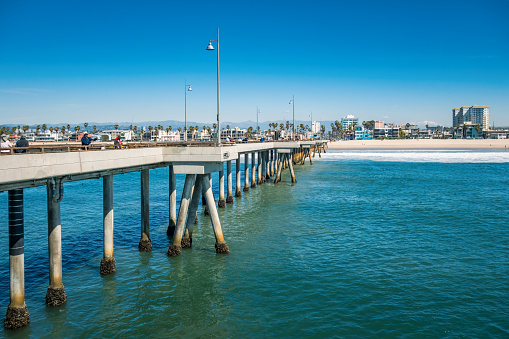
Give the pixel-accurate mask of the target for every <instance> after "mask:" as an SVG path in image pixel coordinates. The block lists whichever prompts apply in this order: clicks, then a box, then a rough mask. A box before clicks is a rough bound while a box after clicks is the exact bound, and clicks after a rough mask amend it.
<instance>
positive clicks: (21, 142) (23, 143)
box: [14, 135, 29, 153]
mask: <svg viewBox="0 0 509 339" xmlns="http://www.w3.org/2000/svg"><path fill="white" fill-rule="evenodd" d="M28 146H29V143H28V140H27V139H25V136H24V135H22V136H21V138H20V139H19V140H18V141H16V145H14V147H28ZM14 152H15V153H26V152H27V150H26V149H17V150H14Z"/></svg>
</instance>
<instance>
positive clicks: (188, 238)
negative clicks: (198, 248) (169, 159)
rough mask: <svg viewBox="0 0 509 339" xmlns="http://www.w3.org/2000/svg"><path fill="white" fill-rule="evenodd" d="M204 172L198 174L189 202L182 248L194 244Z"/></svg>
mask: <svg viewBox="0 0 509 339" xmlns="http://www.w3.org/2000/svg"><path fill="white" fill-rule="evenodd" d="M202 176H203V174H198V175H197V176H196V180H195V183H194V188H193V194H192V198H191V203H190V204H189V212H188V213H187V221H186V230H185V232H184V237H183V238H182V242H181V244H182V248H189V247H191V245H192V244H193V231H194V224H195V220H196V212H197V211H198V204H199V203H200V196H201V195H202V189H201V177H202Z"/></svg>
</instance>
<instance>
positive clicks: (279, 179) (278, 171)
mask: <svg viewBox="0 0 509 339" xmlns="http://www.w3.org/2000/svg"><path fill="white" fill-rule="evenodd" d="M283 159H284V155H283ZM281 161H282V159H281V156H279V157H278V159H277V162H276V165H277V166H276V168H277V173H276V176H275V178H274V183H275V184H277V183H278V182H280V181H281V171H282V168H283V166H282V164H281Z"/></svg>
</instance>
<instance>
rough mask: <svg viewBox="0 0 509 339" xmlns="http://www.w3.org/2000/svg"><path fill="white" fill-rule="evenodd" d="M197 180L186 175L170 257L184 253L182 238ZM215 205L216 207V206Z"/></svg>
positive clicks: (192, 175)
mask: <svg viewBox="0 0 509 339" xmlns="http://www.w3.org/2000/svg"><path fill="white" fill-rule="evenodd" d="M195 179H196V178H195V175H194V174H186V181H185V183H184V190H183V191H182V199H181V200H180V208H179V213H178V217H177V226H176V227H175V234H174V235H173V242H172V244H171V246H170V247H169V248H168V252H167V253H166V254H167V255H168V256H169V257H175V256H177V255H179V254H180V252H181V251H182V236H183V234H184V227H185V226H186V220H187V212H188V208H189V202H190V200H191V194H192V192H193V187H194V183H195ZM205 180H206V181H207V182H208V183H209V185H210V182H209V178H208V177H206V178H205ZM213 205H214V207H215V204H213Z"/></svg>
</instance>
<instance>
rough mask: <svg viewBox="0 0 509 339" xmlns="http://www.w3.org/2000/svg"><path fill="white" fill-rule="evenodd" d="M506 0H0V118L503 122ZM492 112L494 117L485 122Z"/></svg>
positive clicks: (508, 53)
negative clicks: (476, 115) (482, 111)
mask: <svg viewBox="0 0 509 339" xmlns="http://www.w3.org/2000/svg"><path fill="white" fill-rule="evenodd" d="M508 18H509V0H461V1H447V0H428V1H391V0H388V1H372V0H367V1H366V0H364V1H363V0H359V1H351V0H350V1H331V0H327V1H322V0H315V1H310V0H306V1H294V0H292V1H265V0H262V1H210V0H209V1H196V0H195V1H106V0H101V1H95V0H87V1H68V0H65V1H64V0H63V1H52V0H47V1H33V0H29V1H27V0H0V124H8V123H16V124H43V123H47V124H49V123H71V124H72V123H82V122H123V121H134V122H137V121H147V120H154V121H158V120H170V119H171V120H182V121H183V120H184V79H185V78H187V83H188V84H191V85H192V88H193V91H192V92H188V96H187V104H188V105H187V108H188V111H187V112H188V120H191V121H199V122H204V123H212V122H213V121H214V120H215V118H216V52H215V51H206V50H205V48H206V47H207V44H208V42H209V40H210V39H216V28H217V27H219V29H220V37H219V38H220V75H221V120H222V121H245V120H256V107H257V106H258V108H259V109H260V111H261V113H260V115H259V119H260V121H271V120H280V119H283V120H291V119H292V111H291V105H289V104H288V103H289V100H290V99H291V98H292V95H295V117H296V119H297V120H308V119H309V118H308V117H309V115H310V113H311V112H313V119H314V120H336V119H340V118H341V117H344V116H346V115H347V114H353V115H355V116H356V117H358V118H359V119H360V120H361V121H363V120H384V121H387V122H395V123H406V122H413V123H420V124H425V121H429V122H430V125H433V124H434V123H438V124H441V125H447V126H450V125H451V124H452V122H451V115H452V113H451V110H452V108H454V107H459V106H470V105H488V106H490V120H491V121H492V122H494V123H495V125H506V126H507V125H509V19H508ZM490 124H491V123H490Z"/></svg>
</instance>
